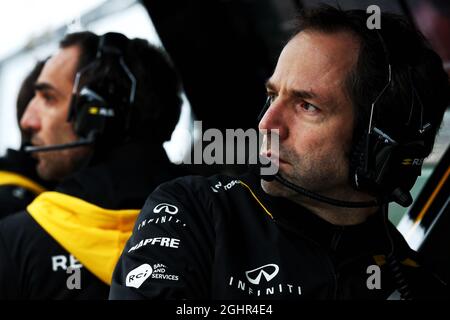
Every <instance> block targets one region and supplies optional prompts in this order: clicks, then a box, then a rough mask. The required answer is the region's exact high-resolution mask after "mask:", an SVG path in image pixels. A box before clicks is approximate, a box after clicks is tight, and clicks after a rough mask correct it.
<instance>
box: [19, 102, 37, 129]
mask: <svg viewBox="0 0 450 320" xmlns="http://www.w3.org/2000/svg"><path fill="white" fill-rule="evenodd" d="M20 127H21V128H22V130H24V131H29V132H36V131H39V130H40V129H41V121H40V118H39V110H38V104H37V100H36V97H34V98H33V99H32V100H31V101H30V103H29V104H28V106H27V107H26V109H25V112H24V113H23V115H22V118H21V119H20Z"/></svg>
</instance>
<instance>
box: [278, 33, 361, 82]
mask: <svg viewBox="0 0 450 320" xmlns="http://www.w3.org/2000/svg"><path fill="white" fill-rule="evenodd" d="M358 52H359V42H358V40H357V39H356V38H355V37H354V36H353V35H352V34H350V33H346V32H336V33H331V34H328V33H322V32H317V31H303V32H300V33H299V34H297V35H296V36H295V37H294V38H293V39H292V40H291V41H290V42H289V43H288V44H287V45H286V46H285V48H284V49H283V51H282V53H281V55H280V58H279V60H278V64H277V67H276V69H275V72H274V74H273V76H272V78H271V82H273V83H277V82H283V81H286V82H287V83H285V85H287V86H289V87H295V88H301V89H303V90H312V89H314V88H315V89H316V90H320V89H321V88H326V87H336V86H341V85H342V84H343V81H345V79H346V77H347V75H348V72H349V71H350V70H351V69H352V68H353V67H354V65H355V63H356V61H357V58H358Z"/></svg>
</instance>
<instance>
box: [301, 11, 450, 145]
mask: <svg viewBox="0 0 450 320" xmlns="http://www.w3.org/2000/svg"><path fill="white" fill-rule="evenodd" d="M368 17H369V15H368V14H367V13H366V12H365V11H363V10H348V11H344V10H342V9H340V8H335V7H332V6H329V5H320V6H319V7H317V8H313V9H310V10H304V11H302V12H301V14H300V17H299V24H298V28H297V30H296V33H295V34H298V33H299V32H302V31H305V30H313V31H318V32H323V33H330V34H332V33H335V32H350V33H351V34H353V35H354V36H356V38H357V39H358V40H359V42H360V49H359V53H358V61H357V63H356V64H355V67H354V68H353V70H351V71H350V73H349V74H348V75H347V81H346V91H347V94H348V95H349V97H350V98H351V100H352V102H353V107H354V109H355V114H356V117H355V126H354V127H355V130H354V135H353V139H354V141H355V140H357V139H358V138H359V137H360V136H361V135H362V134H363V133H364V130H365V129H366V128H367V125H368V121H369V116H370V115H369V113H370V108H371V104H372V102H374V100H375V99H376V97H377V96H378V94H379V93H380V92H381V90H382V89H383V87H384V86H385V85H386V83H387V80H388V61H389V62H390V64H391V66H392V82H391V85H390V86H389V87H388V88H387V90H386V91H385V92H384V93H383V95H382V97H381V98H380V100H379V101H378V102H377V104H376V107H375V115H374V119H375V122H376V124H377V126H379V127H381V128H382V130H383V131H385V132H386V133H388V134H389V135H391V136H392V137H393V138H394V139H396V140H397V141H399V142H409V141H414V140H415V139H416V136H417V134H418V129H419V126H420V123H419V122H420V119H421V112H422V111H421V105H423V123H422V124H423V125H425V124H426V123H430V124H431V129H430V130H429V131H428V132H427V134H426V135H425V137H424V140H425V144H426V150H427V152H428V153H430V152H431V150H432V148H433V145H434V140H435V136H436V134H437V132H438V130H439V127H440V125H441V122H442V118H443V115H444V112H445V109H446V108H447V106H448V105H449V96H450V88H449V79H448V75H447V74H446V73H445V71H444V68H443V64H442V60H441V58H440V57H439V56H438V55H437V54H436V53H435V52H434V51H433V50H432V49H431V46H430V45H429V43H428V42H427V41H426V39H425V38H424V36H423V35H422V34H421V33H420V32H419V31H417V30H416V29H414V27H413V26H411V25H410V24H409V23H408V22H407V20H406V19H404V18H403V17H402V16H399V15H396V14H392V13H382V14H381V29H379V30H371V29H369V28H368V27H367V25H366V23H367V19H368ZM415 92H416V93H417V94H415Z"/></svg>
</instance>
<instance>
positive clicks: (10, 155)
mask: <svg viewBox="0 0 450 320" xmlns="http://www.w3.org/2000/svg"><path fill="white" fill-rule="evenodd" d="M44 63H45V61H38V62H37V63H36V65H35V66H34V68H33V70H31V72H30V73H29V74H28V75H27V77H26V78H25V79H24V81H23V82H22V85H21V87H20V89H19V94H18V96H17V104H16V107H17V110H16V114H17V120H18V121H17V123H19V122H20V119H21V118H22V115H23V113H24V112H25V109H26V107H27V106H28V104H29V103H30V101H31V100H32V99H33V97H34V83H35V82H36V80H37V78H38V77H39V74H40V73H41V70H42V68H43V67H44ZM20 134H21V147H20V149H19V150H13V149H8V150H6V154H5V155H4V156H3V157H1V158H0V219H1V218H4V217H6V216H7V215H10V214H11V213H15V212H18V211H20V210H24V209H25V208H26V206H27V205H28V204H30V202H31V201H33V199H34V198H35V197H36V196H37V195H38V194H40V193H41V192H43V191H45V190H46V189H48V188H50V187H51V181H44V180H42V179H40V178H39V176H38V175H37V173H36V161H35V160H34V159H33V158H32V157H31V155H30V154H27V153H25V152H24V150H23V149H24V147H25V146H26V145H28V144H29V142H30V137H29V134H27V132H25V131H24V130H20Z"/></svg>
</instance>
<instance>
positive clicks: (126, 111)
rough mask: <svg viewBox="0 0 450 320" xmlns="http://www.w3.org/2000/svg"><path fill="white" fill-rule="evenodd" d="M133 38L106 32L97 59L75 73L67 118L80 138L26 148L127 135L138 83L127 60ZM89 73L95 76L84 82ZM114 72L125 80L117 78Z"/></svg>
mask: <svg viewBox="0 0 450 320" xmlns="http://www.w3.org/2000/svg"><path fill="white" fill-rule="evenodd" d="M129 41H130V40H129V39H128V38H127V37H126V36H124V35H123V34H120V33H115V32H110V33H106V34H104V35H102V36H101V37H100V38H99V43H98V48H97V53H96V56H95V59H94V61H92V62H91V63H89V64H88V65H87V66H85V67H84V68H82V69H81V70H79V71H78V72H77V74H76V75H75V80H74V86H73V89H72V98H71V102H70V108H69V113H68V118H67V121H68V122H72V123H73V127H74V131H75V133H76V134H77V136H78V137H79V139H78V140H77V141H75V142H72V143H66V144H58V145H50V146H42V147H41V146H39V147H35V146H28V147H26V148H25V152H29V153H32V152H43V151H53V150H62V149H68V148H75V147H79V146H85V145H92V144H94V143H97V142H98V141H99V139H101V140H102V143H103V144H108V143H113V142H114V141H117V140H119V139H123V138H124V137H126V135H127V132H128V130H129V129H130V119H131V113H132V112H131V111H132V107H133V104H134V100H135V95H136V84H137V82H136V78H135V76H134V75H133V73H132V72H131V71H130V69H129V68H128V66H127V65H126V63H125V60H124V54H125V52H124V50H125V48H126V47H127V45H128V42H129ZM86 75H89V76H90V78H91V80H89V81H88V82H86V83H83V84H82V81H83V80H84V77H85V76H86ZM113 76H116V77H118V78H119V79H124V81H117V80H113ZM125 80H127V81H125Z"/></svg>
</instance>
